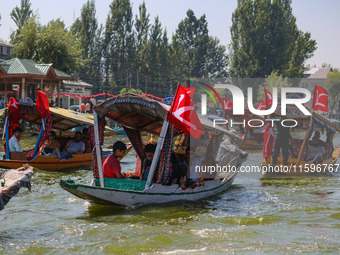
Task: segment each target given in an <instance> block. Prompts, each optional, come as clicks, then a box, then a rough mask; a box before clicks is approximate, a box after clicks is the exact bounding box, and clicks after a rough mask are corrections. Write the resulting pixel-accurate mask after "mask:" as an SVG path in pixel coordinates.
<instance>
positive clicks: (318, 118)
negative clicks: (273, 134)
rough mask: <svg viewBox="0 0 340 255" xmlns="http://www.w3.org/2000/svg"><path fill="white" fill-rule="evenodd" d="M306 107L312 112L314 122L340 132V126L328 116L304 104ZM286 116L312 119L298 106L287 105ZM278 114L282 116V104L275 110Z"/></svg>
mask: <svg viewBox="0 0 340 255" xmlns="http://www.w3.org/2000/svg"><path fill="white" fill-rule="evenodd" d="M304 106H305V107H306V109H307V110H308V111H309V112H311V113H312V118H313V123H315V124H317V125H319V126H321V127H324V128H326V129H327V130H328V131H331V132H333V133H335V132H340V127H338V126H337V125H336V124H334V123H332V122H331V121H330V120H328V119H327V118H325V117H323V116H322V115H320V114H318V113H316V112H312V110H311V109H310V108H309V107H308V106H307V105H304ZM286 113H287V114H286V117H287V118H290V119H296V120H308V121H309V120H310V116H307V115H305V114H304V113H303V112H301V110H300V109H299V108H297V107H296V106H286ZM273 114H275V115H277V116H281V106H280V105H278V106H277V107H276V110H275V112H274V113H273Z"/></svg>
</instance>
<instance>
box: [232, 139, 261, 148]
mask: <svg viewBox="0 0 340 255" xmlns="http://www.w3.org/2000/svg"><path fill="white" fill-rule="evenodd" d="M236 145H237V146H238V147H239V148H240V149H242V150H262V149H263V143H257V142H256V141H253V140H246V141H243V142H241V143H236Z"/></svg>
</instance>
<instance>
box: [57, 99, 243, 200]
mask: <svg viewBox="0 0 340 255" xmlns="http://www.w3.org/2000/svg"><path fill="white" fill-rule="evenodd" d="M169 109H170V106H169V105H165V104H163V103H161V102H157V101H155V100H153V99H149V98H146V97H142V96H140V95H135V94H124V95H119V96H117V97H115V98H110V99H106V100H105V101H104V102H102V103H101V104H99V105H96V106H95V107H94V115H95V135H96V153H97V155H98V154H99V153H100V151H101V150H100V147H99V144H100V141H99V137H100V133H99V130H100V125H99V124H98V123H100V122H102V120H103V119H104V118H111V119H112V120H114V121H116V122H117V123H119V124H121V125H122V126H124V129H125V131H126V132H127V136H128V137H129V139H130V141H131V143H132V144H133V147H134V149H135V151H136V154H137V157H138V160H141V161H142V160H143V158H144V154H143V146H142V141H141V136H140V133H141V132H143V131H146V132H148V133H151V134H154V135H157V136H159V139H158V143H157V148H156V152H155V156H154V158H153V161H152V164H151V167H150V173H149V175H148V179H147V180H139V179H138V180H136V179H112V178H103V173H102V170H101V165H102V162H101V160H100V158H101V157H100V156H99V157H97V158H96V159H97V162H98V165H97V166H98V167H97V168H94V169H93V171H94V176H95V179H94V181H92V183H91V184H88V185H86V184H78V183H76V182H74V181H73V180H66V181H65V180H61V181H60V185H61V187H62V188H63V189H65V190H67V191H69V192H70V193H72V194H74V195H75V196H77V197H80V198H82V199H85V200H87V201H90V202H93V203H99V204H114V205H123V206H131V205H138V204H161V203H169V202H175V201H179V200H186V201H195V200H199V199H204V198H207V197H210V196H214V195H216V194H218V193H220V192H223V191H225V190H227V189H228V188H229V187H230V186H231V184H232V182H233V181H234V179H235V177H236V174H237V171H233V172H228V173H226V174H225V175H224V176H223V177H220V176H219V175H217V176H214V177H213V178H208V179H204V184H203V185H201V186H198V187H195V188H183V187H180V186H179V185H178V184H172V182H170V183H168V178H169V173H170V168H169V165H167V164H168V162H169V158H170V156H169V155H170V153H171V151H172V150H171V148H172V142H173V139H172V138H173V137H175V136H177V135H180V134H181V131H180V130H179V129H178V128H177V127H175V126H171V125H170V126H169V123H168V122H167V121H166V117H167V114H168V112H169ZM96 116H98V117H96ZM96 118H97V121H96ZM200 120H201V123H202V125H203V127H204V130H205V131H207V132H208V131H209V132H210V136H211V139H210V140H209V145H208V149H207V150H206V151H207V152H206V154H205V160H211V159H212V158H213V160H215V156H216V155H214V152H216V151H217V149H218V148H219V145H220V143H221V140H222V137H223V135H227V136H229V137H232V138H233V139H236V140H238V139H239V138H238V137H237V136H235V135H233V134H232V133H230V132H229V131H227V130H226V129H224V128H220V127H213V123H212V122H211V121H209V120H208V119H200ZM216 145H217V148H216ZM99 155H100V154H99ZM211 155H212V157H210V158H209V156H211ZM235 158H236V157H235ZM235 158H234V159H235ZM214 162H215V161H214ZM137 163H138V161H137ZM156 168H157V169H156ZM138 171H139V169H138V166H136V172H135V173H134V174H135V175H137V176H138ZM154 173H155V174H156V175H154ZM154 176H155V177H156V179H155V180H153V178H154ZM164 184H167V185H164Z"/></svg>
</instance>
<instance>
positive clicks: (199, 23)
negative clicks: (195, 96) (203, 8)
mask: <svg viewBox="0 0 340 255" xmlns="http://www.w3.org/2000/svg"><path fill="white" fill-rule="evenodd" d="M176 35H177V38H178V41H179V42H180V43H181V44H182V45H183V47H184V50H185V52H186V54H188V56H189V58H188V60H189V61H188V62H187V63H183V64H184V65H187V66H188V67H189V75H190V76H191V77H201V76H202V75H203V73H204V68H205V60H206V55H207V51H208V43H209V35H208V22H207V20H206V17H205V15H202V16H201V17H200V18H199V19H198V18H197V17H196V16H195V14H194V12H193V11H192V10H190V9H189V10H188V11H187V16H186V18H185V19H184V20H182V21H181V22H180V23H179V24H178V28H177V30H176Z"/></svg>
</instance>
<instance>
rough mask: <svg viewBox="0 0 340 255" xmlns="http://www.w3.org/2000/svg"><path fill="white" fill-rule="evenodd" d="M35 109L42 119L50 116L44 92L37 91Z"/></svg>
mask: <svg viewBox="0 0 340 255" xmlns="http://www.w3.org/2000/svg"><path fill="white" fill-rule="evenodd" d="M35 108H36V109H37V112H38V113H39V115H40V117H41V118H42V119H44V118H46V117H47V116H50V104H49V102H48V99H47V96H46V94H45V93H44V92H41V91H39V90H38V96H37V103H36V104H35Z"/></svg>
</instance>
